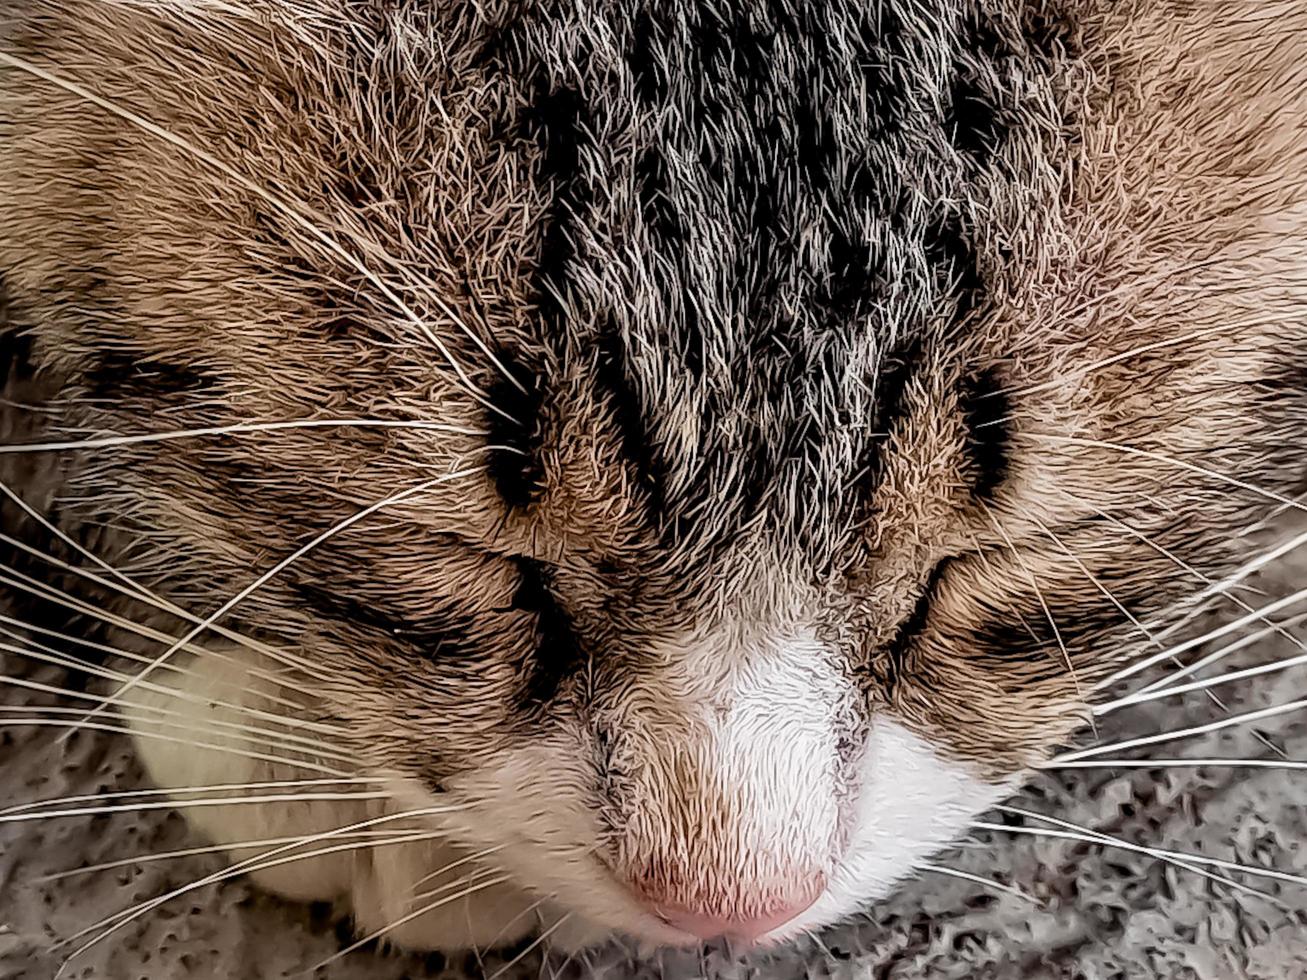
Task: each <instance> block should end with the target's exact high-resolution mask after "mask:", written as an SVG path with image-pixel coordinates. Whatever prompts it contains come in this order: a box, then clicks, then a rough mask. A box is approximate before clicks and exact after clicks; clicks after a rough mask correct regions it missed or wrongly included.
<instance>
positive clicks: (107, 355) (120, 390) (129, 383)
mask: <svg viewBox="0 0 1307 980" xmlns="http://www.w3.org/2000/svg"><path fill="white" fill-rule="evenodd" d="M82 382H83V384H84V385H85V386H86V392H87V394H88V395H90V396H91V397H92V398H101V399H105V400H117V399H123V398H132V399H139V400H141V401H176V400H177V399H179V398H183V397H186V396H190V395H194V394H197V393H199V392H203V391H207V390H209V389H211V388H213V387H214V386H215V385H216V384H217V379H216V378H214V377H213V375H211V374H207V373H205V372H204V371H200V370H197V369H195V368H194V367H191V366H189V365H184V364H170V363H168V362H166V361H157V360H152V359H150V358H138V357H136V356H134V355H132V354H129V353H127V352H125V351H118V350H112V349H110V350H104V351H102V352H101V353H100V355H99V358H98V360H97V361H96V363H95V364H94V365H93V366H91V367H90V368H88V369H87V371H86V373H85V374H84V375H83V376H82Z"/></svg>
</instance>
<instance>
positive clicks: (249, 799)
mask: <svg viewBox="0 0 1307 980" xmlns="http://www.w3.org/2000/svg"><path fill="white" fill-rule="evenodd" d="M390 798H391V794H390V793H385V792H363V791H359V792H356V793H272V794H267V795H264V796H228V797H219V798H216V799H214V798H209V799H202V800H151V801H149V802H146V803H115V804H110V805H108V806H82V807H67V808H65V809H62V810H46V811H43V810H29V811H27V812H25V813H8V814H4V815H3V816H0V824H6V823H31V822H32V821H35V820H56V819H60V818H64V817H99V816H105V815H107V814H111V813H144V812H148V811H151V810H196V809H204V808H206V807H215V806H256V805H258V806H261V805H265V804H270V803H333V802H334V803H343V802H355V803H362V802H365V801H367V800H388V799H390Z"/></svg>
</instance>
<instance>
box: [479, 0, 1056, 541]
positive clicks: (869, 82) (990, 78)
mask: <svg viewBox="0 0 1307 980" xmlns="http://www.w3.org/2000/svg"><path fill="white" fill-rule="evenodd" d="M939 6H940V9H939V10H938V11H937V12H934V13H932V16H931V17H930V18H921V17H915V16H912V15H910V14H908V13H906V12H904V11H903V10H899V9H898V8H897V7H896V5H894V4H889V5H870V4H864V3H853V2H847V3H845V2H828V3H812V4H799V5H794V6H793V7H791V6H790V5H787V4H784V3H772V4H757V3H751V4H744V3H736V4H726V5H722V4H712V5H708V4H697V3H690V4H676V5H665V4H664V5H658V4H654V5H650V6H648V7H644V8H641V7H639V6H636V5H629V4H621V5H618V4H612V5H598V6H595V5H585V6H584V9H580V8H579V7H577V6H572V5H555V4H551V5H549V7H548V11H547V13H545V12H543V11H541V12H537V11H530V10H528V11H526V12H524V13H522V14H521V15H520V16H519V17H518V18H516V19H514V20H512V21H510V22H509V23H507V24H505V25H502V26H501V27H499V28H498V29H497V30H496V31H494V32H493V33H492V35H491V37H490V39H489V41H488V42H487V44H486V46H485V48H484V53H483V56H484V58H485V59H486V61H487V62H488V63H490V64H491V65H493V69H494V74H495V76H496V77H501V78H506V79H509V80H511V82H510V83H511V84H512V85H513V86H514V87H515V88H516V90H517V100H516V101H517V106H518V108H517V110H516V112H515V118H514V122H515V125H516V132H517V133H518V134H519V136H520V137H521V138H522V139H523V140H524V142H525V144H526V146H527V147H528V150H527V152H528V153H530V154H531V155H532V159H533V161H534V164H535V167H534V171H533V172H534V174H535V176H536V178H537V179H538V180H539V181H540V182H541V184H542V187H543V189H544V190H545V191H546V194H545V197H544V200H547V201H548V202H549V204H548V206H547V208H546V211H545V213H544V214H543V215H542V216H541V220H542V231H541V251H540V261H539V263H538V265H537V266H536V268H535V269H534V272H533V279H532V282H531V290H532V293H533V294H534V296H535V297H536V300H537V303H538V307H539V316H538V317H537V318H535V319H534V320H533V321H532V326H531V327H530V328H529V329H530V331H531V332H532V333H533V334H534V336H531V337H530V338H529V343H528V344H527V345H525V346H526V348H527V351H528V353H527V355H526V356H527V358H528V359H530V356H531V355H530V353H529V352H530V350H532V349H534V350H536V351H540V352H544V353H543V355H542V357H543V361H544V364H545V367H544V370H545V371H546V373H547V374H549V375H550V376H551V377H554V378H560V379H561V378H580V379H589V380H590V381H593V382H594V383H593V384H590V385H586V384H581V385H580V386H579V390H583V391H585V395H584V396H583V399H584V398H589V399H590V400H591V401H593V402H596V403H599V404H601V405H602V406H603V410H604V411H606V412H608V413H609V414H611V415H613V416H615V417H616V418H617V419H618V422H619V427H620V429H621V436H622V438H621V440H620V442H621V446H622V450H623V454H624V455H625V456H626V457H627V459H628V462H629V463H630V465H631V466H633V467H634V468H635V469H636V470H637V471H638V474H639V476H638V478H639V481H640V483H641V484H642V485H643V487H644V489H645V491H646V494H647V496H648V497H649V499H650V500H651V501H652V507H653V509H654V510H655V511H657V512H658V513H657V514H656V515H655V516H656V517H657V519H658V520H659V521H660V522H662V523H664V524H666V525H668V526H671V527H673V528H675V527H677V526H678V525H680V526H682V529H683V530H684V529H685V527H684V526H685V525H687V524H691V523H692V524H693V525H694V526H695V527H696V528H698V529H702V528H705V527H717V528H727V527H738V526H740V525H741V524H742V523H744V522H746V521H748V520H749V519H751V518H752V517H753V516H755V515H756V514H757V513H758V512H759V511H760V510H761V509H763V508H764V507H766V508H769V509H772V510H776V509H778V508H779V509H780V510H782V511H787V512H789V513H790V515H791V516H793V515H796V514H799V513H802V512H804V511H807V512H812V510H813V509H814V508H818V509H825V508H826V506H827V504H828V502H829V499H830V497H831V494H832V492H840V491H844V490H846V489H847V488H848V487H849V486H850V485H851V484H853V483H855V482H856V481H857V479H858V477H859V474H860V473H862V472H864V471H866V470H867V469H868V468H871V467H873V464H874V459H873V457H874V456H875V454H876V451H877V448H878V445H879V442H878V440H879V439H881V438H882V437H883V433H884V431H885V429H886V428H887V426H888V425H889V424H890V423H891V422H892V419H891V418H889V417H888V416H890V415H892V413H893V412H894V411H895V410H896V408H895V405H894V404H893V403H894V402H895V401H896V398H895V397H894V396H895V392H896V391H897V390H898V389H899V388H900V387H901V385H902V383H903V380H904V376H905V374H907V373H909V372H910V371H912V370H914V369H915V368H917V367H918V366H919V365H920V364H921V363H925V361H923V359H922V358H921V357H920V356H919V355H920V352H921V351H922V349H923V347H926V346H929V345H931V344H937V343H939V341H940V339H941V338H943V337H946V336H948V337H950V338H951V341H952V342H954V343H957V342H959V341H961V340H965V334H964V333H963V334H962V335H959V332H958V329H957V328H958V325H959V324H960V323H962V322H963V321H964V319H965V318H966V317H967V316H968V315H969V314H971V313H973V312H975V311H976V310H977V309H978V308H980V307H982V306H983V305H984V303H985V301H986V298H987V291H988V290H989V289H990V288H991V287H992V285H993V281H992V280H993V279H995V278H996V277H997V276H998V275H999V274H1000V269H999V265H1000V262H999V255H998V254H997V251H996V250H995V249H994V248H993V247H992V241H993V240H994V238H995V234H994V233H995V230H996V229H995V222H996V221H997V220H999V217H998V216H999V212H1000V209H1001V206H1002V204H1003V203H1004V202H1005V201H1006V200H1007V199H1009V198H1019V199H1022V200H1024V201H1026V204H1027V206H1028V205H1029V199H1030V198H1031V197H1032V196H1035V195H1036V194H1037V193H1038V191H1039V190H1040V188H1038V187H1037V186H1036V185H1038V184H1039V180H1040V178H1039V177H1038V176H1037V175H1036V165H1035V163H1034V162H1033V161H1034V160H1036V159H1037V158H1038V157H1039V153H1038V152H1036V151H1037V150H1038V149H1039V148H1040V147H1042V145H1043V144H1044V143H1045V142H1046V141H1048V140H1049V139H1050V138H1051V136H1050V132H1051V130H1052V128H1053V127H1055V126H1056V125H1057V123H1056V120H1057V118H1058V113H1057V111H1056V106H1055V105H1054V102H1055V94H1054V88H1055V84H1054V82H1055V76H1056V73H1057V70H1058V65H1057V63H1056V59H1055V58H1054V57H1053V56H1052V55H1050V54H1049V53H1047V52H1045V51H1042V50H1040V49H1039V48H1038V47H1037V46H1035V44H1034V43H1033V42H1031V41H1029V40H1027V39H1026V36H1025V34H1024V32H1023V31H1022V29H1021V28H1022V25H1021V24H1020V23H1019V22H1018V21H1017V20H1016V19H1015V18H1013V17H1011V16H1007V17H1005V16H1004V13H1003V11H1002V10H997V11H995V10H991V11H990V12H989V13H988V14H987V15H985V16H982V15H981V14H980V13H979V12H978V11H976V10H974V9H972V8H971V7H970V6H969V5H963V4H954V5H949V4H943V5H939ZM1009 231H1010V228H1009ZM1009 239H1010V236H1009ZM1006 247H1007V248H1008V250H1009V252H1010V250H1011V248H1012V242H1011V241H1010V240H1009V241H1008V242H1007V243H1006ZM569 409H571V410H574V409H575V406H574V405H573V406H569ZM687 533H689V532H688V531H687Z"/></svg>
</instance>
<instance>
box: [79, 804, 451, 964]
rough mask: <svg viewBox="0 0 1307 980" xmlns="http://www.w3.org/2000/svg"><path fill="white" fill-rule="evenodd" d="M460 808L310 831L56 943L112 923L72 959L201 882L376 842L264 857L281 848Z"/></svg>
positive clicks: (389, 816)
mask: <svg viewBox="0 0 1307 980" xmlns="http://www.w3.org/2000/svg"><path fill="white" fill-rule="evenodd" d="M464 809H467V807H466V806H446V807H425V808H423V809H419V810H405V811H403V812H401V813H388V814H383V815H382V816H379V817H372V818H371V819H369V820H362V821H359V822H358V823H353V824H349V825H348V826H345V827H337V828H335V829H334V830H329V831H324V832H322V833H318V834H310V835H308V836H306V837H303V838H301V839H300V841H299V842H298V843H297V844H294V845H290V844H288V845H284V846H282V847H278V848H274V849H273V850H271V851H267V852H265V853H263V854H260V855H258V856H257V857H254V858H247V859H246V860H244V861H239V862H237V863H236V864H234V865H232V866H231V867H229V868H227V869H225V870H223V871H220V872H215V873H214V874H211V875H206V876H205V877H203V878H199V879H197V880H196V881H192V882H190V883H189V884H186V885H183V886H181V887H180V888H175V889H173V890H172V891H170V892H168V893H167V894H165V895H161V896H159V897H157V898H153V899H150V900H148V901H146V902H142V903H141V904H140V905H138V906H135V907H134V908H131V909H127V910H125V911H123V912H117V913H115V914H113V915H111V916H109V917H108V918H106V919H102V920H100V921H99V922H97V923H95V924H94V925H91V926H87V927H86V928H85V929H82V930H80V931H79V932H77V933H75V934H74V935H72V936H69V937H68V938H67V939H65V940H62V941H61V942H60V943H59V944H58V945H59V946H66V945H68V944H69V943H72V942H75V941H76V940H78V939H79V938H81V937H82V936H85V935H86V934H87V933H90V932H94V931H95V930H97V929H100V928H102V927H104V926H108V925H109V924H110V923H114V924H113V925H112V926H111V927H110V928H108V929H106V930H105V931H104V932H102V933H100V935H98V936H96V937H95V938H94V939H92V940H91V941H90V942H88V943H86V944H85V945H84V946H81V947H79V948H78V949H77V950H75V951H74V952H73V953H72V955H70V956H69V957H68V961H67V962H71V961H72V960H74V959H76V958H77V957H78V956H80V955H81V954H82V953H84V952H85V951H86V950H88V949H90V948H91V947H92V946H95V945H96V944H98V943H100V942H103V941H104V940H105V939H107V938H108V937H109V936H111V935H113V934H114V933H115V932H117V931H118V930H119V929H121V928H123V927H124V926H126V925H127V924H128V923H129V922H132V921H134V920H135V919H138V918H140V917H141V916H142V915H146V914H147V913H149V912H150V911H151V910H152V909H155V908H158V907H159V906H160V905H163V904H164V903H165V902H168V901H171V900H172V899H174V898H177V897H178V896H180V895H185V894H187V893H188V892H192V891H194V890H195V889H197V888H203V887H204V886H205V885H210V884H213V883H215V882H219V881H226V880H228V879H230V878H235V877H238V876H240V875H242V874H246V873H247V872H248V873H255V872H258V871H266V870H268V869H270V868H274V867H278V866H280V865H283V864H289V863H291V862H294V861H303V860H307V859H308V858H311V857H322V856H325V855H327V854H335V853H339V852H341V851H348V850H356V849H358V848H359V847H376V846H378V845H377V844H376V843H375V842H367V843H363V844H359V843H351V844H340V845H332V846H331V847H327V848H322V849H319V850H316V851H312V852H309V853H307V854H295V855H290V856H283V857H279V858H277V860H273V861H269V860H268V858H273V857H276V856H277V855H285V852H287V851H291V850H295V849H297V848H299V847H302V846H304V845H305V844H313V843H318V842H320V841H325V840H331V839H333V838H339V837H342V836H345V835H348V834H350V833H352V832H354V831H358V830H366V829H368V828H370V827H375V826H378V825H380V824H383V823H393V822H394V821H396V820H407V819H410V818H418V817H424V816H436V815H439V814H444V813H454V812H457V811H459V810H464ZM414 833H415V834H416V832H414ZM410 836H413V835H410ZM443 836H444V835H442V834H438V833H433V834H429V835H422V836H421V837H420V839H423V840H430V839H438V838H440V837H443Z"/></svg>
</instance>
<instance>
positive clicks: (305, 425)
mask: <svg viewBox="0 0 1307 980" xmlns="http://www.w3.org/2000/svg"><path fill="white" fill-rule="evenodd" d="M295 429H417V430H422V431H429V432H441V433H445V434H447V435H464V436H482V437H484V436H486V435H487V433H485V432H482V431H480V430H478V429H469V428H465V427H463V426H459V425H446V424H444V423H442V422H420V421H401V420H395V419H301V420H297V421H293V422H237V423H233V424H230V425H211V426H206V427H203V428H198V429H175V430H173V431H171V432H143V433H139V434H137V435H131V436H101V437H99V438H94V439H71V440H67V441H63V442H32V443H9V444H8V445H0V455H2V454H6V453H50V452H66V451H69V450H73V449H113V448H117V447H119V446H139V445H145V444H147V443H153V442H172V441H175V440H178V439H203V438H206V437H209V436H230V435H250V434H253V433H260V432H285V431H288V430H295Z"/></svg>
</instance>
